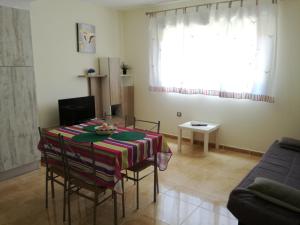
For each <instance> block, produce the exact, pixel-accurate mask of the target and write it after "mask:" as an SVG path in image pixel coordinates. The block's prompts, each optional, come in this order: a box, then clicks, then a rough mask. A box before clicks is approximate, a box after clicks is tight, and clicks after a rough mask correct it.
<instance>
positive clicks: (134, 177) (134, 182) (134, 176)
mask: <svg viewBox="0 0 300 225" xmlns="http://www.w3.org/2000/svg"><path fill="white" fill-rule="evenodd" d="M133 179H134V181H133V184H136V175H135V172H133Z"/></svg>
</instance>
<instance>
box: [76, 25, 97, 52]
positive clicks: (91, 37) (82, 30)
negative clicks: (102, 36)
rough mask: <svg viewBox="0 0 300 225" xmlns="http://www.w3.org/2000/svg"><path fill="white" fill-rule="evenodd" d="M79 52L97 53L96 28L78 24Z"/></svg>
mask: <svg viewBox="0 0 300 225" xmlns="http://www.w3.org/2000/svg"><path fill="white" fill-rule="evenodd" d="M76 30H77V51H78V52H81V53H96V28H95V26H94V25H91V24H85V23H77V24H76Z"/></svg>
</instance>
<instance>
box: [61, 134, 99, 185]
mask: <svg viewBox="0 0 300 225" xmlns="http://www.w3.org/2000/svg"><path fill="white" fill-rule="evenodd" d="M61 143H62V148H63V152H64V158H65V162H66V168H67V169H66V171H67V176H68V179H76V180H79V181H81V182H84V183H88V184H91V185H96V180H97V179H96V165H95V150H94V146H93V143H89V144H81V143H77V142H74V141H72V140H66V138H64V137H63V136H61Z"/></svg>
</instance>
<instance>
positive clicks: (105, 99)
mask: <svg viewBox="0 0 300 225" xmlns="http://www.w3.org/2000/svg"><path fill="white" fill-rule="evenodd" d="M99 66H100V74H102V75H107V76H106V77H105V78H101V93H102V112H103V115H104V114H105V115H111V108H110V106H111V104H110V84H109V74H110V67H109V58H108V57H101V58H100V59H99Z"/></svg>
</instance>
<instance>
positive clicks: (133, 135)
mask: <svg viewBox="0 0 300 225" xmlns="http://www.w3.org/2000/svg"><path fill="white" fill-rule="evenodd" d="M145 136H146V135H145V134H144V133H141V132H120V133H114V134H112V135H111V136H110V137H111V138H113V139H116V140H119V141H136V140H141V139H143V138H144V137H145Z"/></svg>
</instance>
